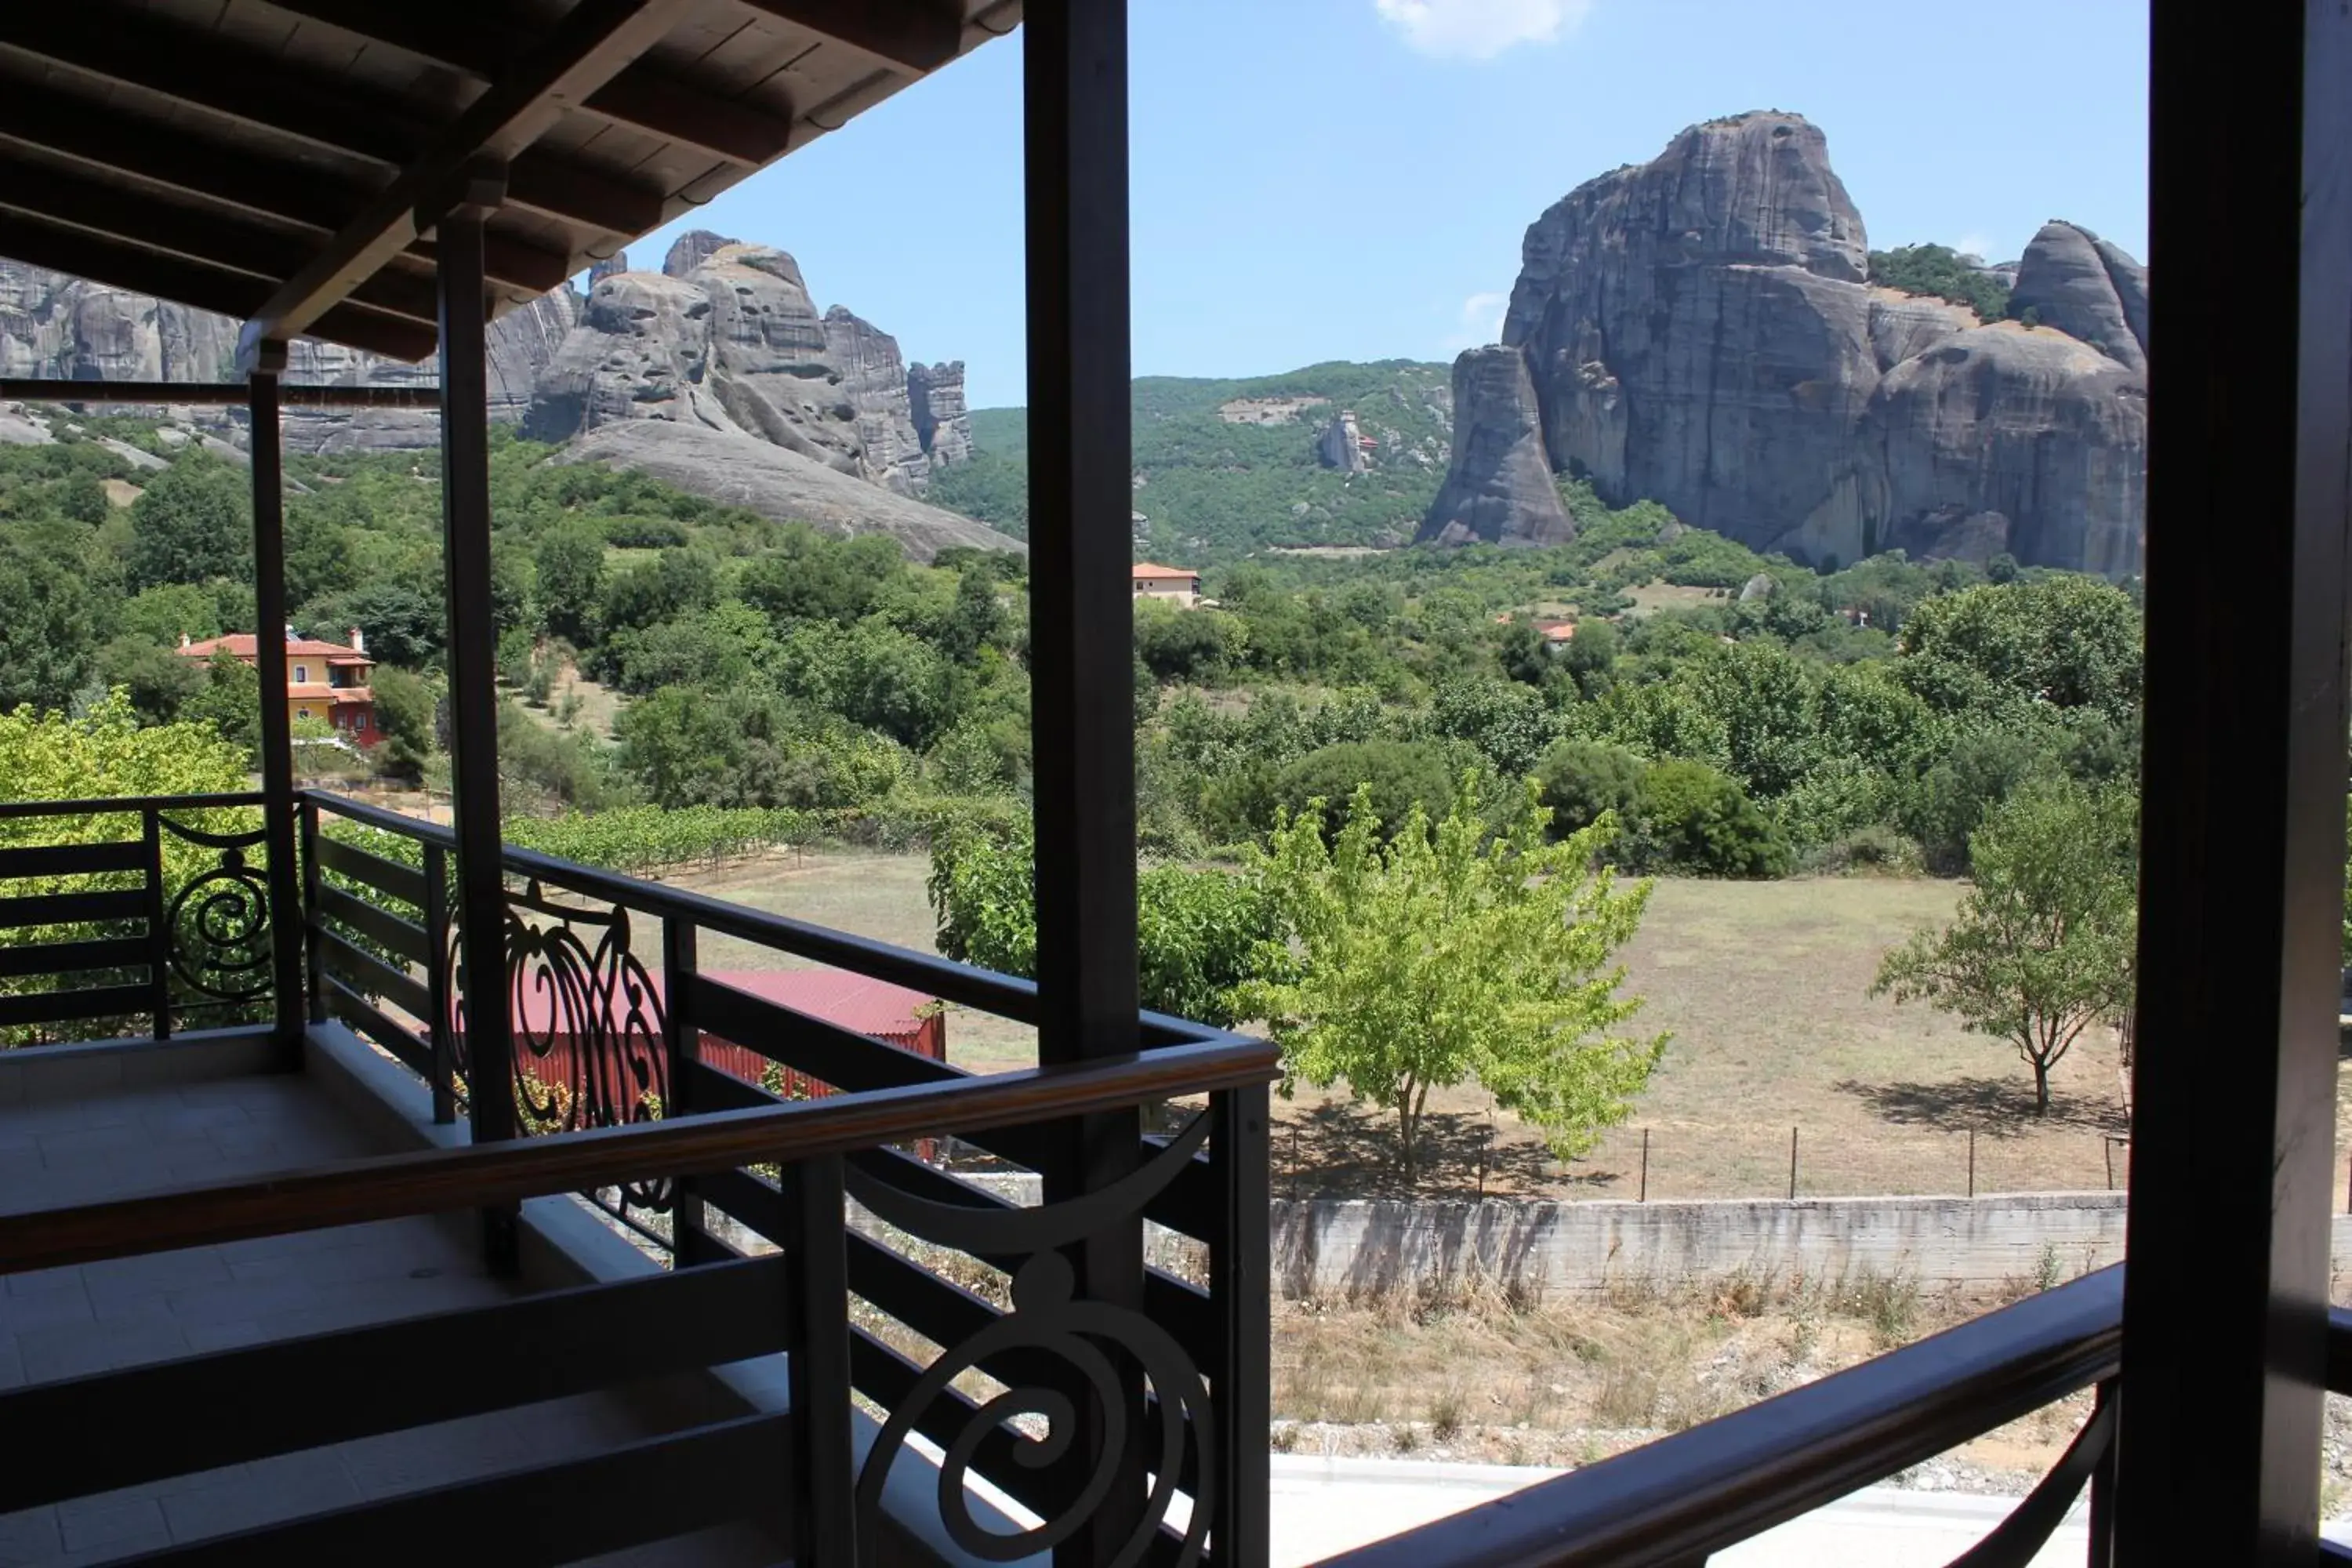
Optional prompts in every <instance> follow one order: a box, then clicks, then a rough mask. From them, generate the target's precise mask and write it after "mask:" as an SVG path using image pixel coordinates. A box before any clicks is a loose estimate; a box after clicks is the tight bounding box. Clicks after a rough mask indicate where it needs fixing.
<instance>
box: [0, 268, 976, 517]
mask: <svg viewBox="0 0 2352 1568" xmlns="http://www.w3.org/2000/svg"><path fill="white" fill-rule="evenodd" d="M626 267H627V258H626V256H625V255H616V256H615V257H614V258H613V259H612V261H611V262H609V263H599V264H598V266H597V267H596V268H594V269H593V271H592V273H591V274H590V276H591V279H592V282H591V286H590V289H589V291H588V292H587V293H586V294H585V295H584V296H583V295H582V294H580V293H579V292H577V291H575V290H574V289H572V287H571V286H569V285H566V286H565V287H563V288H562V289H557V290H555V291H554V292H553V293H551V294H548V295H545V296H543V297H541V299H538V300H533V301H531V302H530V304H528V305H525V306H522V307H520V308H518V309H516V310H511V311H509V312H508V313H507V314H506V315H505V316H502V317H500V318H499V321H497V322H495V323H494V324H493V325H492V326H491V328H490V334H489V343H490V364H489V388H490V390H489V405H490V416H491V417H492V418H494V419H498V420H500V421H504V422H509V423H519V424H520V426H522V429H523V433H524V434H526V435H528V436H530V437H533V438H535V439H540V440H545V441H553V442H565V441H572V440H576V439H579V438H581V437H586V436H589V435H591V434H593V433H594V432H596V431H598V430H600V429H602V428H604V427H605V426H612V425H617V424H642V425H647V426H656V427H659V428H661V429H667V428H668V427H673V426H675V427H679V428H687V427H691V428H696V429H701V430H707V431H711V432H715V433H718V434H720V435H723V436H725V437H730V439H732V440H734V441H736V442H740V444H741V447H740V449H727V448H719V447H712V446H711V445H710V444H709V443H707V442H687V443H682V444H681V446H680V448H679V449H680V450H681V451H686V450H691V451H692V452H693V453H694V454H695V457H696V461H695V462H693V463H684V462H669V461H663V462H660V463H656V462H654V461H652V460H651V458H650V454H651V453H652V452H653V451H654V449H655V448H656V447H657V446H658V445H659V444H660V443H661V442H662V441H663V440H665V439H667V436H666V435H664V434H660V433H656V434H654V435H652V436H649V437H639V438H633V439H630V440H627V441H618V440H616V441H612V442H607V443H605V444H604V447H602V448H600V449H602V450H604V451H606V452H607V453H608V454H609V455H611V456H612V457H614V459H615V460H628V461H631V462H634V463H635V464H636V466H640V467H644V468H647V469H648V471H657V472H660V473H661V474H662V475H663V477H665V478H669V479H673V480H674V482H677V483H678V484H680V485H682V486H684V487H685V488H687V489H694V490H697V491H698V492H700V493H704V494H717V493H719V489H720V488H721V487H720V486H719V484H718V482H717V480H716V479H715V478H714V476H712V475H711V474H709V472H707V471H706V469H707V468H708V467H709V465H712V464H721V463H723V464H734V465H738V466H742V465H748V468H749V470H750V471H757V472H761V473H766V472H768V470H769V468H772V465H766V464H765V459H764V451H765V449H767V448H776V449H781V450H782V451H785V452H789V453H792V454H793V455H794V456H795V457H797V458H801V459H803V460H805V461H806V462H808V463H813V464H815V465H818V466H820V467H823V468H830V469H832V470H833V471H835V473H837V474H839V475H841V476H842V477H843V478H844V479H845V480H847V481H849V482H850V484H851V489H850V490H849V491H848V492H847V497H846V499H855V498H856V497H857V496H859V495H861V494H864V495H866V497H868V498H869V500H870V498H871V497H872V495H873V493H874V491H873V487H879V488H880V489H885V490H895V491H897V492H898V493H899V494H900V495H902V496H913V495H915V494H917V493H919V491H920V490H921V489H923V487H924V485H925V484H926V483H927V482H928V481H929V477H930V473H931V469H932V468H933V467H934V466H935V465H941V464H949V463H957V462H962V461H965V460H966V459H968V458H970V457H971V449H972V447H971V416H970V415H969V414H968V412H967V411H966V409H965V407H964V393H963V366H962V364H961V363H942V364H940V365H936V366H930V365H915V366H912V367H909V366H908V364H907V363H906V361H905V358H904V356H903V355H902V354H901V353H900V352H899V349H898V342H897V340H896V339H894V338H892V337H891V336H890V335H889V334H888V333H887V332H885V331H882V330H881V329H879V328H878V327H876V326H875V325H873V324H872V323H871V322H869V321H865V320H864V319H862V318H860V317H859V316H857V315H856V314H855V313H853V312H851V311H850V310H846V309H844V308H843V307H841V306H838V305H836V306H835V307H834V308H833V309H832V310H827V311H824V312H823V313H822V314H820V313H819V311H818V310H817V308H816V305H815V303H814V300H812V299H811V298H810V295H809V290H808V286H807V283H806V282H805V280H804V279H803V278H802V276H801V270H800V267H799V265H798V263H796V262H795V261H793V258H792V257H790V256H789V255H786V254H785V253H784V252H783V251H781V250H776V249H772V248H770V247H765V246H756V245H742V244H738V243H736V242H734V241H731V240H727V239H723V238H721V237H719V236H718V235H715V234H711V233H709V232H708V231H706V230H696V231H694V232H693V233H690V234H687V235H685V236H682V237H680V238H679V239H678V240H677V243H676V244H675V245H673V246H672V247H670V251H669V255H668V257H667V260H666V262H665V269H664V271H662V272H660V273H649V272H632V271H629V270H627V269H626ZM236 334H237V323H236V322H235V321H229V320H228V319H226V318H225V317H220V316H215V315H211V314H209V313H207V312H205V311H202V310H189V309H187V308H186V307H184V306H181V305H175V304H172V303H169V302H168V301H162V300H153V299H151V298H149V297H147V296H145V295H140V294H131V293H127V292H125V291H123V290H121V289H110V288H106V287H104V286H102V285H99V284H94V283H89V282H85V281H83V280H81V279H75V278H68V277H66V276H63V275H62V274H58V273H54V272H45V271H42V270H40V269H38V268H30V267H24V266H20V265H18V264H17V263H15V262H11V261H5V260H0V375H5V376H23V377H56V378H60V379H72V380H111V381H129V380H136V381H201V382H219V381H226V380H228V379H231V371H232V367H233V366H234V364H235V362H236ZM287 376H288V379H289V381H294V382H302V383H330V384H352V385H375V386H404V385H415V386H430V385H432V384H434V381H435V379H436V367H435V366H434V365H433V363H431V362H430V361H427V362H426V363H424V364H420V365H412V364H404V363H399V362H397V361H391V360H384V359H380V358H378V357H376V356H374V355H372V354H366V353H359V352H357V351H355V350H351V349H345V348H341V347H339V346H337V345H335V344H331V343H318V342H308V341H300V340H298V341H297V342H295V343H294V345H293V347H292V350H291V354H290V361H289V366H288V371H287ZM184 422H185V423H188V424H191V425H200V426H205V427H206V428H208V429H211V430H214V431H215V432H217V433H218V434H221V435H224V436H229V437H235V438H238V439H242V437H241V434H240V429H241V426H239V424H238V421H237V416H235V415H233V414H232V413H231V412H230V411H228V410H226V409H220V408H210V409H203V410H189V411H186V414H185V420H184ZM19 425H20V422H15V421H12V422H10V424H9V425H8V427H7V428H8V434H7V436H6V437H0V438H5V439H9V440H12V441H13V440H16V439H29V438H33V437H34V435H35V430H34V427H33V426H29V425H25V426H22V427H21V428H20V427H19ZM285 428H286V440H287V444H288V446H289V447H290V448H292V449H294V450H298V451H310V452H320V451H391V450H412V449H415V448H420V447H433V446H435V445H437V444H438V442H439V440H440V426H439V420H438V418H437V416H435V415H432V414H429V413H415V412H407V411H401V410H373V409H371V410H366V411H343V410H315V409H300V408H289V410H288V411H287V415H286V426H285ZM730 451H731V454H732V455H729V454H730ZM861 485H863V486H865V487H866V489H864V490H863V491H861V490H860V489H859V488H858V487H859V486H861ZM738 488H740V487H738ZM751 488H752V489H754V490H756V491H757V492H758V493H759V494H761V495H767V496H772V497H781V496H784V495H787V494H793V495H806V496H813V497H817V498H818V499H817V500H812V502H811V504H812V505H813V506H818V505H819V502H820V501H822V505H821V506H820V507H819V510H818V511H817V512H812V513H802V512H795V511H789V510H780V511H773V512H772V513H771V515H773V516H778V517H786V516H803V515H809V516H812V517H819V516H821V517H824V518H836V519H837V518H841V517H845V516H846V499H845V498H844V497H842V496H834V497H833V498H832V499H831V500H824V499H823V498H824V496H825V495H830V494H831V492H822V493H820V492H817V491H813V490H810V489H809V488H808V486H807V484H806V483H805V482H804V481H803V480H800V479H795V480H794V482H793V484H791V485H786V484H784V483H782V481H778V480H774V479H767V480H763V481H761V483H760V484H758V485H755V486H753V487H751ZM730 493H731V492H730ZM778 504H780V505H781V504H782V502H781V501H779V503H778ZM873 504H875V505H877V506H880V504H881V503H879V502H878V501H876V502H874V503H873ZM885 514H887V516H888V517H890V518H895V519H897V520H898V524H904V525H905V527H906V528H908V529H909V530H911V532H909V533H907V534H904V535H902V537H903V538H905V539H907V541H908V548H909V549H910V550H916V551H919V552H920V553H924V554H926V555H927V554H928V553H929V550H930V549H932V548H936V544H929V545H926V544H921V543H919V541H921V540H926V539H934V538H936V539H937V540H938V541H940V542H955V541H954V540H953V539H952V538H951V537H950V536H951V535H952V533H953V528H952V527H951V526H950V523H951V522H952V521H954V520H950V522H941V521H939V520H940V519H942V518H944V517H945V516H946V514H944V513H937V512H933V511H931V510H930V509H929V508H920V509H917V510H916V511H913V512H907V513H905V514H903V515H901V514H900V513H899V512H898V511H894V510H891V509H889V508H887V507H883V508H882V510H881V511H880V512H877V516H882V515H885ZM898 524H894V523H885V524H882V526H889V527H891V528H892V531H894V532H896V531H898ZM980 535H981V536H982V537H983V538H984V539H985V540H986V541H988V542H990V547H991V548H1004V547H1013V542H1012V541H1010V540H1006V539H1004V538H1003V536H1002V535H998V534H994V533H991V532H989V531H987V530H984V529H983V530H981V531H980ZM967 542H975V541H967Z"/></svg>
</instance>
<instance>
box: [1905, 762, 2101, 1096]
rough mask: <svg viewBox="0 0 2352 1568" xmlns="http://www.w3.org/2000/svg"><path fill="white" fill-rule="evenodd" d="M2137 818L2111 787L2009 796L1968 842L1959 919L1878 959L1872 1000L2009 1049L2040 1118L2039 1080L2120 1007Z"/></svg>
mask: <svg viewBox="0 0 2352 1568" xmlns="http://www.w3.org/2000/svg"><path fill="white" fill-rule="evenodd" d="M2138 818H2139V808H2138V803H2137V801H2136V800H2134V799H2133V797H2132V796H2131V795H2129V794H2128V793H2126V792H2125V791H2123V790H2120V789H2097V790H2095V789H2091V788H2088V787H2086V786H2084V785H2082V784H2076V783H2074V782H2073V781H2072V780H2065V779H2058V780H2048V781H2038V782H2035V783H2033V784H2028V785H2026V786H2025V787H2024V788H2022V789H2021V790H2019V791H2018V792H2017V793H2016V794H2015V795H2011V797H2010V798H2009V799H2008V800H2007V801H2005V802H2003V803H2002V804H2001V805H2000V806H1999V807H1998V808H1996V809H1995V810H1994V811H1993V812H1992V813H1991V815H1990V816H1988V817H1987V818H1986V819H1985V824H1984V826H1982V827H1980V828H1979V829H1978V830H1977V833H1976V836H1975V837H1973V838H1972V839H1971V840H1970V841H1969V859H1970V861H1971V863H1972V864H1973V865H1974V867H1975V871H1976V880H1975V886H1974V887H1972V888H1971V889H1969V892H1968V893H1967V894H1966V895H1965V896H1964V897H1963V898H1962V899H1961V900H1960V907H1959V911H1958V917H1957V918H1956V919H1955V920H1954V921H1953V922H1952V924H1951V925H1950V926H1948V927H1947V928H1946V929H1945V930H1943V931H1917V932H1915V933H1914V934H1913V935H1912V937H1911V939H1910V940H1909V941H1908V942H1905V943H1904V944H1903V945H1902V946H1900V947H1898V948H1895V949H1894V950H1893V951H1892V952H1888V953H1887V954H1886V956H1885V959H1884V960H1883V961H1882V962H1881V963H1880V964H1879V967H1878V978H1877V980H1876V981H1875V983H1874V984H1873V985H1872V986H1871V994H1872V995H1874V996H1878V995H1890V994H1891V995H1892V996H1893V997H1894V998H1895V1000H1896V1001H1897V1002H1910V1001H1922V1002H1926V1003H1927V1004H1928V1005H1930V1006H1933V1007H1936V1008H1938V1009H1940V1010H1941V1011H1944V1012H1947V1013H1951V1014H1954V1015H1957V1016H1958V1018H1959V1019H1960V1021H1961V1022H1962V1023H1963V1024H1964V1025H1966V1026H1967V1027H1969V1029H1971V1030H1973V1031H1974V1032H1976V1033H1978V1034H1980V1035H1988V1036H1990V1037H1992V1038H1994V1039H1998V1040H2003V1041H2006V1042H2007V1043H2009V1044H2010V1045H2011V1046H2013V1047H2016V1049H2017V1054H2018V1056H2019V1057H2020V1058H2021V1059H2022V1060H2023V1061H2024V1062H2025V1063H2026V1065H2027V1066H2028V1067H2030V1068H2032V1069H2033V1109H2034V1113H2035V1114H2036V1115H2037V1116H2041V1115H2047V1114H2049V1110H2050V1069H2051V1068H2053V1067H2056V1066H2057V1065H2058V1063H2059V1062H2060V1061H2061V1060H2063V1058H2065V1055H2066V1052H2067V1051H2068V1049H2069V1048H2070V1047H2073V1045H2074V1042H2075V1040H2076V1039H2078V1038H2079V1037H2081V1035H2082V1033H2083V1031H2084V1029H2086V1028H2088V1027H2090V1026H2092V1025H2093V1024H2096V1023H2100V1022H2103V1021H2105V1020H2107V1019H2110V1018H2115V1017H2117V1016H2122V1015H2123V1014H2124V1013H2125V1012H2126V1010H2127V1009H2128V1008H2129V1007H2130V1005H2131V998H2132V963H2133V944H2134V940H2135V933H2136V930H2137V901H2136V893H2137V868H2136V856H2137V851H2138Z"/></svg>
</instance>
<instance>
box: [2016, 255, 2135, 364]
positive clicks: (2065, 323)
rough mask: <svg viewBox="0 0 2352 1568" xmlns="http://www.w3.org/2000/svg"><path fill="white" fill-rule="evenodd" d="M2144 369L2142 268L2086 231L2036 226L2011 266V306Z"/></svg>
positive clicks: (2124, 361) (2107, 354)
mask: <svg viewBox="0 0 2352 1568" xmlns="http://www.w3.org/2000/svg"><path fill="white" fill-rule="evenodd" d="M2029 310H2030V311H2032V318H2031V319H2032V320H2034V321H2038V322H2039V323H2040V324H2041V325H2042V326H2045V327H2055V328H2056V329H2058V331H2062V332H2064V333H2065V334H2066V335H2067V336H2069V337H2073V338H2079V339H2081V340H2082V341H2083V342H2086V343H2088V344H2090V345H2091V346H2092V347H2093V348H2095V349H2097V350H2098V351H2099V352H2100V353H2104V354H2105V355H2106V356H2107V357H2108V358H2110V359H2112V360H2114V361H2115V362H2116V363H2118V364H2120V365H2122V366H2124V367H2125V368H2126V370H2130V371H2134V372H2137V373H2138V374H2142V375H2145V374H2147V268H2144V267H2142V266H2141V265H2140V264H2139V263H2138V262H2137V261H2134V260H2133V259H2132V258H2130V257H2128V256H2126V255H2125V254H2124V252H2123V251H2121V250H2119V249H2117V248H2116V247H2115V246H2113V245H2110V244H2109V243H2107V241H2105V240H2104V239H2101V238H2100V237H2098V236H2097V235H2095V234H2093V233H2092V232H2091V231H2090V230H2089V229H2087V228H2082V227H2079V226H2076V225H2074V224H2071V223H2061V222H2051V223H2045V224H2043V225H2042V232H2041V233H2039V234H2037V235H2035V236H2034V237H2033V243H2032V245H2029V246H2027V247H2025V256H2024V258H2023V259H2022V260H2021V261H2019V263H2018V264H2017V283H2016V285H2015V287H2014V288H2013V289H2012V290H2011V295H2010V311H2011V314H2012V315H2023V314H2024V313H2025V312H2027V311H2029Z"/></svg>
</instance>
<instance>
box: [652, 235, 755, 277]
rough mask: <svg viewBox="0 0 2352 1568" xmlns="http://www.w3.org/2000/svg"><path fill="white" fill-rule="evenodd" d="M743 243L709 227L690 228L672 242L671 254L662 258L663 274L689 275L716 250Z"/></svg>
mask: <svg viewBox="0 0 2352 1568" xmlns="http://www.w3.org/2000/svg"><path fill="white" fill-rule="evenodd" d="M742 243H743V242H742V241H741V240H740V239H730V238H728V237H726V236H725V235H723V234H713V233H711V232H710V231H709V229H707V228H690V229H688V230H687V231H686V232H685V233H684V234H681V235H679V236H678V237H677V238H676V239H674V240H672V241H671V242H670V247H669V254H668V255H667V256H665V257H663V258H662V275H663V276H664V277H667V278H684V277H687V276H688V275H690V274H691V273H692V272H693V271H694V269H695V268H698V267H699V266H701V265H702V264H703V263H704V262H706V261H708V260H709V259H710V258H711V257H712V255H713V254H715V253H716V252H718V251H721V250H724V249H726V248H727V247H729V246H730V245H740V244H742Z"/></svg>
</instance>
